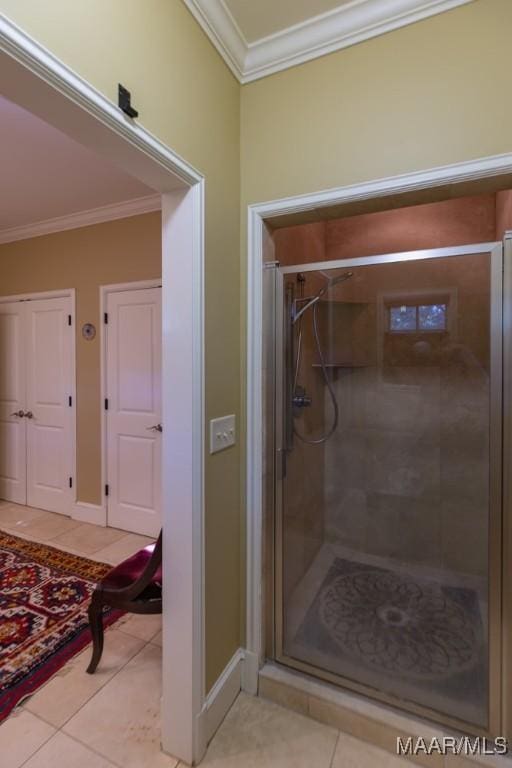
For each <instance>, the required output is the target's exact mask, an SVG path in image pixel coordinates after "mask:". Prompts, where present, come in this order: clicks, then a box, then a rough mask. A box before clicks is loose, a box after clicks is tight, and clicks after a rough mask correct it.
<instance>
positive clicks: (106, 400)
mask: <svg viewBox="0 0 512 768" xmlns="http://www.w3.org/2000/svg"><path fill="white" fill-rule="evenodd" d="M105 410H106V411H108V397H106V398H105Z"/></svg>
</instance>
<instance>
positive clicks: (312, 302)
mask: <svg viewBox="0 0 512 768" xmlns="http://www.w3.org/2000/svg"><path fill="white" fill-rule="evenodd" d="M319 271H320V274H322V275H323V276H324V277H326V278H327V283H326V284H325V285H324V286H323V287H322V288H321V289H320V290H319V291H318V293H317V294H315V296H313V297H311V298H304V297H303V296H301V297H300V298H298V299H294V301H293V302H292V317H291V324H292V327H293V326H294V325H295V324H296V323H297V322H298V323H299V325H298V342H297V357H296V362H295V366H294V367H295V375H294V382H293V394H292V401H293V404H294V405H295V406H296V407H301V408H303V407H305V406H309V405H311V398H309V397H308V396H307V395H306V393H305V391H302V388H301V392H299V388H298V378H299V372H300V363H301V357H302V317H303V315H304V313H305V312H306V310H308V309H311V308H313V334H314V337H315V345H316V349H317V353H318V358H319V360H320V367H321V369H322V375H323V378H324V381H325V385H326V387H327V390H328V392H329V396H330V398H331V403H332V407H333V413H334V418H333V423H332V425H331V428H330V429H329V430H328V431H327V432H326V433H325V434H323V435H322V436H321V437H318V438H315V439H311V438H307V437H305V436H304V435H301V434H300V432H299V431H298V430H297V428H296V427H295V425H294V427H293V432H294V434H295V435H296V436H297V437H298V439H299V440H301V441H302V442H303V443H307V444H308V445H321V444H322V443H325V442H326V441H327V440H328V439H329V438H330V437H331V435H332V434H334V432H335V431H336V429H337V427H338V420H339V406H338V401H337V399H336V393H335V392H334V388H333V386H332V384H331V382H330V380H329V376H328V373H327V366H326V363H325V358H324V354H323V351H322V345H321V343H320V336H319V333H318V318H317V309H318V302H319V301H320V299H321V298H322V296H325V294H326V293H327V292H328V291H329V290H330V289H331V288H334V286H335V285H338V283H343V282H345V280H348V279H349V278H351V277H352V276H353V274H354V273H353V272H344V273H343V274H342V275H338V276H337V277H330V276H329V275H327V274H326V273H325V272H322V271H321V270H319ZM303 283H304V278H303V277H302V280H301V285H303ZM303 301H305V302H306V303H305V304H304V306H302V307H301V308H300V309H299V310H298V309H297V305H298V303H299V302H303ZM292 418H293V417H292Z"/></svg>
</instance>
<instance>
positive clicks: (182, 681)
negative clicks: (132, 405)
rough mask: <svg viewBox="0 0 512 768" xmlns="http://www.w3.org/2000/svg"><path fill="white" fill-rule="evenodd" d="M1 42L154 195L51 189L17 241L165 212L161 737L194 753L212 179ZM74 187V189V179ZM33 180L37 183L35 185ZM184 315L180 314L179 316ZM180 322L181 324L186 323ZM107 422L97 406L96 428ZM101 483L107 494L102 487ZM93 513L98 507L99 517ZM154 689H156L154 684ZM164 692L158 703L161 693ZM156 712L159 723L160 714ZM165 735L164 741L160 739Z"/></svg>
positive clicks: (11, 88)
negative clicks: (90, 196) (83, 198)
mask: <svg viewBox="0 0 512 768" xmlns="http://www.w3.org/2000/svg"><path fill="white" fill-rule="evenodd" d="M0 48H1V53H0V58H1V63H2V67H1V71H2V76H1V78H0V93H1V94H2V97H3V98H4V99H5V100H7V101H9V102H11V103H12V104H15V105H16V107H17V108H20V109H23V110H26V111H27V112H28V113H30V114H31V115H33V116H34V118H36V119H37V120H39V121H43V122H45V123H46V124H47V125H48V126H50V127H51V128H52V129H56V130H57V131H60V132H61V133H62V134H63V135H65V136H66V137H67V139H68V140H71V141H73V142H75V143H77V144H79V145H81V146H82V147H83V148H85V150H86V151H87V152H89V154H90V155H95V156H96V157H97V158H100V162H103V163H105V164H110V167H115V168H117V170H118V172H120V174H121V175H123V174H124V175H125V176H127V177H131V179H132V182H133V184H134V188H135V187H137V188H139V189H140V185H143V187H144V190H148V191H149V193H150V194H149V197H151V202H149V203H148V205H150V206H151V207H149V208H146V209H145V210H140V209H139V208H138V203H140V196H141V194H142V196H144V195H145V193H144V192H142V193H139V194H138V197H139V201H138V203H135V204H133V200H131V201H129V204H128V203H127V204H126V205H124V203H126V200H121V201H119V198H118V199H117V200H110V201H107V200H103V201H102V202H101V204H100V206H99V207H100V208H101V209H105V208H107V209H108V211H107V214H108V215H107V216H105V217H104V218H103V219H102V218H101V214H100V213H99V211H98V207H94V204H91V205H90V206H89V207H87V206H81V207H80V206H78V207H77V208H75V210H69V207H68V209H66V210H64V211H61V212H60V213H59V212H55V213H54V214H48V213H47V208H48V203H51V202H52V200H53V199H54V197H53V196H52V195H50V194H48V195H47V197H46V198H45V199H43V200H42V202H41V206H42V207H41V210H42V211H43V215H42V216H39V217H38V218H35V217H34V218H33V219H32V220H31V221H30V222H28V221H27V222H23V224H22V225H19V222H18V223H16V222H13V223H12V226H11V227H9V229H10V230H11V231H10V233H9V235H8V237H9V238H11V240H12V242H11V245H13V246H17V245H19V243H21V242H26V240H25V239H24V238H26V237H27V231H26V232H25V233H24V234H23V233H22V234H21V235H20V234H19V233H18V235H19V236H17V235H16V233H15V232H13V231H12V230H13V229H16V228H19V227H24V226H25V224H26V225H27V226H28V225H29V224H30V225H33V224H34V223H37V226H33V227H32V229H31V232H30V234H29V235H28V236H32V237H33V238H34V239H40V240H41V242H42V243H43V242H44V236H45V235H48V236H49V237H56V235H54V234H49V233H55V232H57V233H58V235H59V237H63V238H64V236H65V235H66V234H67V233H66V230H72V231H77V230H76V228H77V227H81V228H82V229H81V231H82V232H86V231H90V228H91V225H93V224H96V223H98V222H99V221H103V222H109V226H110V223H111V222H112V220H114V223H115V224H118V225H119V226H120V227H122V226H123V224H122V223H121V222H127V221H129V219H128V218H126V217H130V215H131V216H132V217H134V218H137V214H140V213H144V212H146V213H147V212H148V211H156V210H161V211H162V214H161V225H160V227H159V244H160V249H161V250H160V256H161V275H157V274H154V275H146V277H160V278H161V284H162V289H161V290H162V294H163V300H162V324H161V326H162V327H161V330H162V384H163V386H162V423H166V422H167V423H168V425H169V426H168V428H167V429H166V430H165V431H164V432H163V433H162V434H161V451H162V467H163V471H162V483H161V494H162V500H161V509H162V521H163V560H164V562H166V563H169V564H170V565H166V567H165V568H164V571H165V573H164V577H163V581H164V589H163V603H164V606H163V632H164V636H163V653H162V656H163V658H162V668H161V671H160V672H159V675H158V680H157V682H158V683H160V682H161V683H162V699H161V702H162V706H161V714H162V719H161V722H162V730H161V737H160V738H161V743H162V746H163V749H164V750H165V751H166V752H169V753H171V754H173V755H176V756H178V757H179V758H180V759H183V760H185V761H186V762H189V763H192V762H193V761H194V760H196V759H197V758H198V757H199V756H201V755H202V753H203V752H204V749H205V743H204V735H203V732H202V731H200V716H201V714H202V711H203V706H204V701H205V679H204V629H203V627H204V616H203V592H202V590H203V578H202V574H203V558H204V554H203V537H202V530H203V518H204V510H203V506H204V505H203V461H204V437H203V431H204V381H203V354H204V349H203V262H204V238H203V228H204V213H203V196H204V180H203V177H202V176H201V174H200V173H198V172H197V171H196V170H195V169H194V168H192V167H191V166H190V165H189V164H188V163H186V162H185V161H183V160H182V159H181V158H180V157H178V156H177V155H176V154H175V153H174V152H173V151H172V150H171V149H170V148H169V147H167V146H165V145H164V144H162V143H160V142H159V141H158V140H157V139H155V137H154V136H153V135H151V134H150V133H149V132H148V131H147V130H145V129H144V128H143V127H142V126H141V125H140V123H137V122H134V121H130V120H128V119H127V118H126V116H125V115H124V114H123V113H122V112H121V111H120V110H119V109H118V108H117V107H116V106H114V105H113V104H112V103H110V102H109V101H108V100H107V99H106V98H104V97H103V96H102V95H101V94H99V93H98V92H97V91H96V90H95V89H93V88H92V87H91V86H90V85H89V84H88V83H87V82H86V81H84V80H82V79H81V78H80V77H78V76H77V75H76V74H75V73H74V72H72V71H70V70H69V69H68V68H67V67H66V66H64V65H63V64H62V63H61V62H60V61H58V60H57V59H55V58H53V57H51V56H50V55H49V54H48V52H47V51H45V50H44V49H43V48H41V47H39V46H38V44H37V43H36V42H35V41H34V40H32V39H30V38H29V37H28V36H26V35H24V33H23V32H22V31H21V30H19V29H18V28H16V27H15V26H14V25H11V24H10V22H9V21H7V20H5V19H3V20H2V22H1V28H0ZM63 165H65V163H63ZM87 170H89V168H88V167H87ZM85 175H86V174H85ZM85 175H84V178H85ZM77 179H80V175H77ZM46 182H47V189H48V190H50V189H51V186H52V175H51V174H49V175H47V178H46ZM84 186H85V187H87V185H86V184H85V185H84ZM56 188H57V187H56ZM70 189H71V193H73V192H74V189H75V188H74V187H73V186H72V187H71V188H70ZM27 190H30V191H31V192H32V191H33V188H32V186H28V187H27ZM132 197H133V198H135V197H137V195H133V196H132ZM155 197H156V199H157V205H155ZM28 199H29V198H28V195H27V200H28ZM120 202H122V203H123V205H121V204H120ZM43 209H44V210H43ZM86 214H87V215H86ZM98 216H99V217H100V218H99V219H98ZM63 218H65V219H66V220H67V221H63ZM18 225H19V226H18ZM105 226H107V224H106V223H105ZM14 241H16V242H14ZM8 242H9V240H8V239H6V240H5V244H6V245H5V246H4V247H9V248H10V247H11V245H9V246H7V243H8ZM141 253H143V251H141ZM43 264H44V267H45V268H46V278H47V279H50V278H51V277H52V275H54V276H57V275H58V273H57V272H56V271H55V268H54V265H53V264H52V260H51V253H50V252H49V251H47V252H46V253H45V254H44V258H43V259H41V263H40V267H41V268H42V269H44V267H43V266H42V265H43ZM88 266H89V264H88V261H87V259H85V260H83V261H81V263H80V267H79V268H80V272H81V275H82V276H83V277H85V279H87V276H88V274H89V270H88ZM52 270H54V271H53V272H52ZM29 277H30V275H29ZM141 277H142V276H141ZM113 278H114V279H112V278H110V279H108V278H107V279H104V280H102V284H104V285H106V284H111V283H114V282H121V281H123V282H128V281H129V280H133V279H138V278H139V275H138V274H136V273H132V274H127V275H126V276H123V277H121V278H119V277H117V276H113ZM55 287H58V286H55ZM66 287H68V286H67V285H66ZM93 291H94V297H95V301H96V302H97V303H99V286H95V287H94V289H93ZM26 292H27V291H26V290H24V289H15V290H13V291H9V295H19V294H21V293H26ZM81 306H83V304H82V303H81V302H80V300H79V299H77V313H78V314H80V307H81ZM176 316H177V317H179V324H177V323H175V322H174V318H175V317H176ZM178 325H179V333H177V332H176V328H177V327H178ZM85 326H87V327H85ZM91 326H93V327H92V328H91ZM99 326H100V320H99V317H96V316H94V317H93V316H92V315H91V316H88V317H86V318H85V317H84V318H83V321H82V322H81V323H80V339H83V349H86V350H91V349H92V348H93V345H94V341H93V339H96V344H98V343H99V333H98V327H99ZM77 331H78V329H77V328H76V327H75V332H77ZM82 332H83V335H82ZM76 338H77V340H78V338H79V337H78V336H76ZM87 345H89V346H87ZM98 360H99V358H98ZM175 360H179V361H180V365H179V366H176V365H175V362H174V361H175ZM98 391H99V390H98ZM88 396H90V392H89V393H88V392H87V389H86V391H85V393H83V394H82V397H81V398H80V400H81V402H83V401H84V398H85V399H86V398H87V397H88ZM98 401H99V398H98ZM98 404H99V402H98ZM27 410H28V409H27ZM23 418H25V416H24V417H23ZM34 421H35V419H34ZM23 423H26V422H23ZM100 423H101V422H100V414H99V410H98V419H97V424H98V427H99V426H100ZM87 451H89V457H90V458H92V459H93V461H95V460H98V461H99V465H100V466H101V454H100V452H99V451H96V452H94V450H89V448H88V447H87V446H86V452H87ZM78 463H79V464H80V458H79V457H78ZM78 473H79V474H80V471H79V470H78ZM82 474H83V473H82ZM99 493H100V496H101V495H102V489H101V488H99ZM74 513H75V514H77V515H78V514H82V515H84V516H85V517H86V519H87V521H88V522H94V523H97V524H98V523H99V524H102V525H105V521H104V520H103V521H102V520H101V519H100V518H99V516H100V514H101V513H102V509H101V507H100V505H99V504H97V503H95V500H93V501H90V500H86V501H83V502H82V501H81V500H80V498H78V500H77V503H76V504H75V509H74ZM95 515H96V516H97V517H96V519H93V518H94V516H95ZM103 530H104V531H108V530H109V529H107V528H104V529H103ZM135 538H136V537H135ZM175 568H177V569H178V570H177V571H175ZM170 605H172V606H173V608H172V612H171V611H170ZM150 687H152V688H153V689H154V690H156V687H155V686H154V685H153V686H150ZM157 698H158V707H157V711H158V710H159V709H160V696H159V694H157ZM154 722H157V719H156V718H155V720H154ZM160 738H158V739H157V740H155V744H159V743H160ZM121 762H122V760H121Z"/></svg>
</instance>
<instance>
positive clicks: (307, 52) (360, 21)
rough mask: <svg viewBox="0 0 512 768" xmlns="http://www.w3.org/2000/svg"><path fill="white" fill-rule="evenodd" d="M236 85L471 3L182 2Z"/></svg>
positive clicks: (341, 0) (466, 0) (465, 0)
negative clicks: (238, 81)
mask: <svg viewBox="0 0 512 768" xmlns="http://www.w3.org/2000/svg"><path fill="white" fill-rule="evenodd" d="M183 1H184V3H185V4H186V5H187V7H188V8H189V10H190V11H191V13H192V14H193V15H194V16H195V18H196V19H197V20H198V22H199V23H200V24H201V26H202V27H203V29H204V31H205V32H206V34H207V35H208V36H209V37H210V39H211V41H212V43H213V44H214V45H215V47H216V48H217V50H218V51H219V53H220V54H221V55H222V56H223V58H224V60H225V61H226V63H227V64H228V65H229V67H230V68H231V70H232V71H233V73H234V74H235V75H236V77H237V78H238V79H239V80H240V82H241V83H247V82H250V81H251V80H257V79H258V78H261V77H265V76H267V75H271V74H273V73H274V72H279V71H281V70H283V69H288V68H289V67H293V66H296V65H297V64H302V63H304V62H305V61H310V60H311V59H315V58H318V57H319V56H324V55H325V54H327V53H332V52H333V51H337V50H340V49H341V48H346V47H347V46H349V45H355V44H356V43H360V42H362V41H364V40H368V39H369V38H371V37H376V36H377V35H382V34H384V33H386V32H390V31H392V30H394V29H398V28H399V27H403V26H405V25H407V24H413V23H414V22H417V21H421V20H422V19H426V18H428V17H429V16H434V15H435V14H438V13H443V12H444V11H450V10H452V9H454V8H457V7H458V6H460V5H465V4H466V3H471V2H474V0H183Z"/></svg>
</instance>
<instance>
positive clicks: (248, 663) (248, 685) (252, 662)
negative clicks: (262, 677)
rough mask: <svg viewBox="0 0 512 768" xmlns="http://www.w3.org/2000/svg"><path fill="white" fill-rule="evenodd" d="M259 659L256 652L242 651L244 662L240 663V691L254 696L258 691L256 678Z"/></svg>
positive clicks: (258, 669) (257, 676) (257, 677)
mask: <svg viewBox="0 0 512 768" xmlns="http://www.w3.org/2000/svg"><path fill="white" fill-rule="evenodd" d="M259 671H260V660H259V658H258V654H257V653H253V651H244V663H243V665H242V691H245V693H250V694H251V695H252V696H256V695H257V693H258V679H259Z"/></svg>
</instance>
